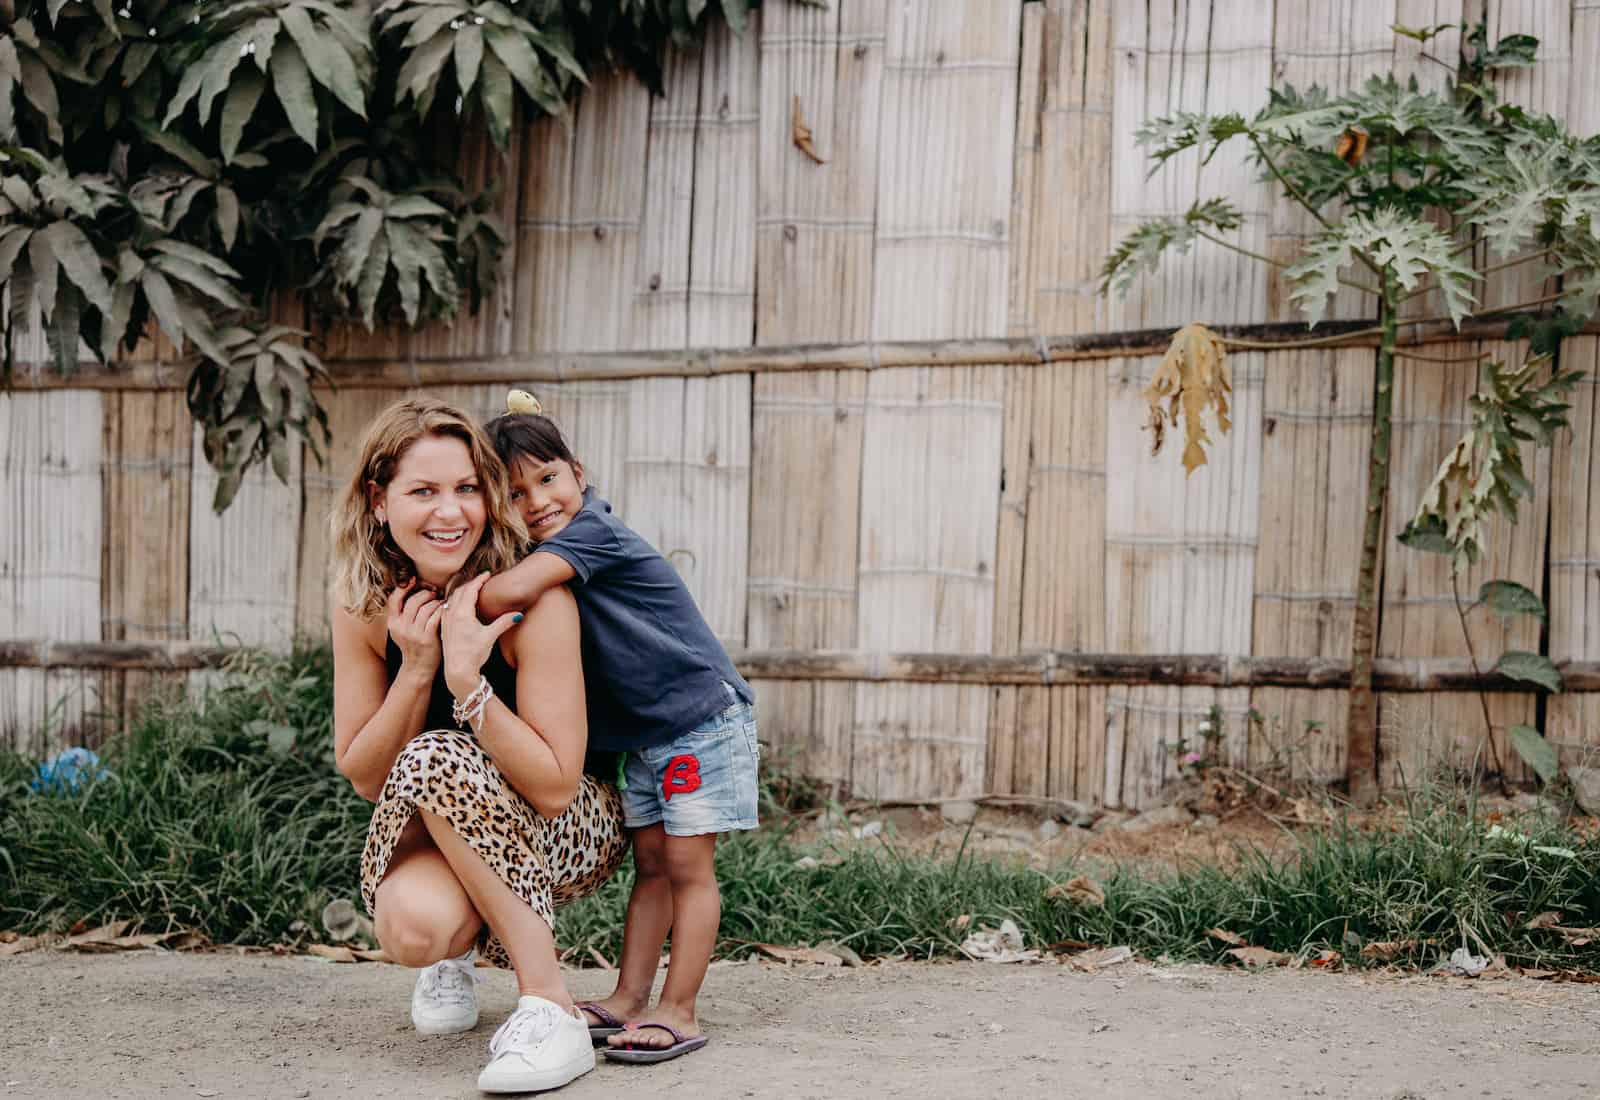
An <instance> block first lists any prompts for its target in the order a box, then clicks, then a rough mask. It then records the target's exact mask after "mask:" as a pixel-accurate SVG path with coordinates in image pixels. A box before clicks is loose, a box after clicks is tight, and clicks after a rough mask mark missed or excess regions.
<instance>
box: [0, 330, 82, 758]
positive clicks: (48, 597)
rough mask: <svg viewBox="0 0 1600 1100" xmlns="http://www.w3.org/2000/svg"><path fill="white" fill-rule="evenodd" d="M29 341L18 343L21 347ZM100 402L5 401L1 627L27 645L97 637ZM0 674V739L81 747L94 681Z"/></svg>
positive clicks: (28, 745) (31, 396)
mask: <svg viewBox="0 0 1600 1100" xmlns="http://www.w3.org/2000/svg"><path fill="white" fill-rule="evenodd" d="M21 343H22V341H21V340H20V339H19V344H21ZM103 400H104V399H103V397H102V395H101V394H99V393H95V392H62V391H56V392H43V393H12V394H8V395H6V396H5V397H4V398H3V399H0V452H3V453H4V454H5V456H6V477H5V479H4V480H3V481H0V511H3V512H4V514H5V515H7V516H11V517H16V518H15V519H14V521H13V522H10V523H7V524H6V525H5V534H4V536H3V537H0V621H3V622H5V623H6V624H7V627H6V630H7V633H8V634H9V635H10V636H12V637H20V638H49V639H62V640H66V639H75V640H79V641H94V640H97V639H98V638H99V637H100V577H101V546H102V531H103V526H104V517H103V512H102V509H103V505H102V500H101V485H100V479H101V464H102V456H103V447H104V416H105V413H104V406H103ZM84 679H85V678H84V677H83V676H80V675H78V674H75V673H70V672H57V673H50V674H47V673H44V672H41V671H34V670H6V671H4V672H0V738H4V739H5V740H6V741H7V742H8V743H10V744H11V745H13V746H14V747H16V748H19V749H24V750H27V751H31V752H34V753H36V754H41V755H42V754H44V753H46V752H49V751H52V750H53V749H54V748H56V747H58V746H59V745H61V744H64V743H72V742H76V741H78V740H80V739H81V737H82V735H83V730H82V727H83V725H84V718H85V715H86V714H90V715H92V714H93V713H95V712H97V711H98V710H99V708H100V705H101V704H100V699H99V694H100V692H99V684H98V679H97V678H96V677H89V678H88V682H87V683H85V682H84Z"/></svg>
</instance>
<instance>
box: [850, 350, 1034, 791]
mask: <svg viewBox="0 0 1600 1100" xmlns="http://www.w3.org/2000/svg"><path fill="white" fill-rule="evenodd" d="M1003 386H1004V377H1003V371H1002V369H1001V368H984V367H963V368H952V369H946V370H935V369H929V368H913V369H908V370H896V371H883V372H877V373H874V374H873V375H872V377H871V379H870V380H869V382H868V386H867V410H866V424H865V428H864V441H865V446H864V450H863V456H862V465H861V536H860V558H859V561H860V569H859V574H858V582H857V583H858V593H859V596H858V600H859V603H858V609H859V610H858V621H857V628H856V636H857V643H858V644H859V645H860V646H862V647H863V648H868V649H879V650H894V649H910V650H921V651H933V652H945V653H954V652H974V651H977V652H982V651H985V650H987V649H988V648H989V647H990V645H991V644H992V641H993V633H994V563H995V541H996V511H997V498H996V495H995V494H994V487H996V486H998V485H999V483H1000V461H1001V438H1002V418H1003V413H1004V404H1003V397H1004V391H1003ZM985 487H987V488H985ZM988 711H989V697H988V690H987V689H986V688H984V687H982V686H972V687H968V686H956V685H945V684H861V685H858V686H857V688H856V700H855V729H854V734H853V737H852V762H851V785H852V787H853V789H854V790H855V791H856V793H858V794H865V795H867V796H869V797H879V798H894V797H900V796H902V795H903V794H904V793H905V792H908V791H920V792H924V793H925V794H933V793H937V794H971V793H977V792H978V791H979V790H980V788H981V787H982V785H983V782H984V778H985V774H984V773H985V768H986V765H987V743H988V738H987V727H988Z"/></svg>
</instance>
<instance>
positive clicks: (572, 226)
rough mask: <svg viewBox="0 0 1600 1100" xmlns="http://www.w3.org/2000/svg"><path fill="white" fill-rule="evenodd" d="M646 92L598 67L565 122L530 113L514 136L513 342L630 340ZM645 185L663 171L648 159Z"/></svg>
mask: <svg viewBox="0 0 1600 1100" xmlns="http://www.w3.org/2000/svg"><path fill="white" fill-rule="evenodd" d="M650 110H651V103H650V93H649V92H648V91H646V89H645V88H644V86H643V85H641V84H640V83H639V82H638V81H637V80H635V79H634V78H633V77H632V76H631V75H628V74H626V73H620V72H617V73H606V74H601V73H597V74H595V77H594V82H593V86H592V87H591V88H590V89H589V90H588V92H587V93H586V94H585V95H584V96H583V98H582V99H580V100H579V101H578V102H577V104H576V105H575V106H574V107H573V108H572V111H573V118H572V120H571V122H572V125H571V126H570V127H568V126H565V125H564V124H563V123H561V122H559V121H556V120H554V119H549V118H544V119H540V120H538V121H536V122H534V123H532V124H531V125H530V126H529V127H528V132H527V134H526V135H525V136H524V140H523V142H522V149H521V153H522V162H521V172H520V176H519V184H518V194H519V198H520V206H519V211H520V213H519V221H518V226H517V234H516V241H517V245H516V249H517V251H516V282H515V288H516V289H515V297H514V309H513V312H512V345H513V347H515V348H516V349H517V350H519V351H534V350H563V351H582V350H608V349H614V348H621V347H626V346H629V345H628V343H627V339H628V332H629V319H630V317H631V315H632V311H633V308H634V290H635V286H636V280H637V271H638V268H637V264H638V252H639V231H640V224H641V220H642V219H643V216H644V204H645V190H646V175H645V171H644V166H645V155H646V140H647V129H648V124H649V119H650ZM650 178H651V179H652V180H653V181H654V183H653V186H652V187H651V190H654V191H660V190H661V189H662V187H663V186H664V180H663V179H662V178H660V177H658V176H657V175H656V173H655V171H654V169H652V172H651V177H650Z"/></svg>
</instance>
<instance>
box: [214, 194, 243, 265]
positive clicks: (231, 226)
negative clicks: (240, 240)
mask: <svg viewBox="0 0 1600 1100" xmlns="http://www.w3.org/2000/svg"><path fill="white" fill-rule="evenodd" d="M216 202H217V232H218V233H219V234H220V235H221V237H222V247H223V248H224V249H225V250H226V251H228V252H232V251H233V242H234V240H235V239H236V238H237V237H238V235H239V196H238V194H237V193H235V191H234V190H233V188H231V187H228V186H227V185H225V184H221V183H219V184H217V190H216Z"/></svg>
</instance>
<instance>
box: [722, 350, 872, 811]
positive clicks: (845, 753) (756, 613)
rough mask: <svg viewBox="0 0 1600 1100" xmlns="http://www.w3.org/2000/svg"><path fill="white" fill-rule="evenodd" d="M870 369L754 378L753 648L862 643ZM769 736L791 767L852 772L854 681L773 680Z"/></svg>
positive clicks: (835, 776)
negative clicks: (860, 554) (860, 550)
mask: <svg viewBox="0 0 1600 1100" xmlns="http://www.w3.org/2000/svg"><path fill="white" fill-rule="evenodd" d="M866 389H867V379H866V377H865V376H864V375H862V374H859V373H833V372H826V373H824V372H816V373H811V372H807V373H798V374H780V375H766V376H762V377H759V378H757V379H756V380H755V392H754V395H753V399H754V410H753V417H754V427H753V429H752V446H751V493H750V499H751V515H750V582H749V585H750V600H749V612H750V619H749V627H750V632H749V638H748V643H749V645H750V646H751V647H752V648H758V649H760V648H768V649H852V648H854V647H855V645H856V616H857V609H856V543H857V532H858V530H859V522H860V514H861V508H860V495H861V453H862V431H863V424H864V417H863V413H864V408H865V399H866ZM756 690H757V692H758V694H759V696H760V704H761V709H760V721H761V732H762V739H763V740H764V741H766V742H767V743H768V744H769V745H770V746H771V747H772V748H773V749H775V750H776V751H777V753H778V754H779V759H780V760H782V761H783V762H784V763H785V764H786V765H787V766H789V767H793V768H798V769H799V770H801V771H803V772H805V773H806V774H810V775H815V776H818V777H821V778H825V779H830V780H842V781H848V780H849V778H850V727H851V714H852V711H853V707H854V699H855V688H854V687H853V686H851V685H849V684H837V683H834V684H821V683H818V684H812V683H806V682H803V681H778V680H770V681H762V682H760V683H758V684H757V685H756Z"/></svg>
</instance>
